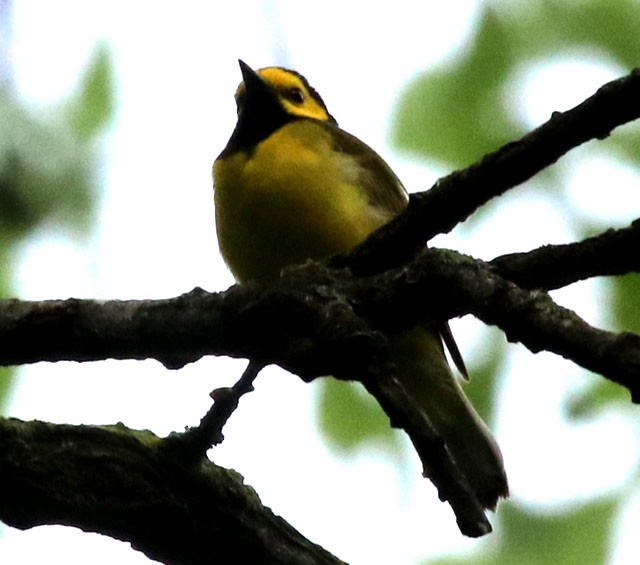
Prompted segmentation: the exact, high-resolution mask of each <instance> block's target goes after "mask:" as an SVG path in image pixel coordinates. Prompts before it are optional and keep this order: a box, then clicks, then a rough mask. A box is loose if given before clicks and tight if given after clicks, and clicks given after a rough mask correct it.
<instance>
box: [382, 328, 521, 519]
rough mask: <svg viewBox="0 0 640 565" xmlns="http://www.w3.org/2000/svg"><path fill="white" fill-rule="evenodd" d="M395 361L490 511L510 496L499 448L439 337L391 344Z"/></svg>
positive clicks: (416, 336)
mask: <svg viewBox="0 0 640 565" xmlns="http://www.w3.org/2000/svg"><path fill="white" fill-rule="evenodd" d="M390 341H391V343H390V346H391V348H390V350H391V352H392V353H391V355H392V360H393V361H394V363H395V365H396V368H397V375H398V379H399V380H400V382H401V383H402V384H403V386H404V387H405V389H406V390H407V392H408V394H409V395H410V396H411V397H412V398H414V399H415V400H417V401H418V403H419V404H420V406H421V407H422V409H423V410H424V412H425V415H426V416H427V417H428V418H429V421H430V422H431V425H432V426H433V427H434V428H435V430H436V431H437V432H438V433H439V434H440V436H441V437H442V439H443V440H444V442H445V445H446V447H447V450H448V451H449V453H450V455H451V457H452V459H453V460H454V461H455V463H456V465H457V466H458V468H459V469H460V471H461V472H462V473H463V474H464V476H465V477H466V479H467V481H468V483H469V485H470V487H471V489H472V490H473V491H474V492H475V494H476V496H477V498H478V500H479V501H480V503H481V504H482V505H483V506H484V507H485V508H490V509H492V510H493V509H495V507H496V504H497V502H498V499H499V498H501V497H507V496H508V495H509V487H508V484H507V476H506V473H505V470H504V465H503V462H502V454H501V453H500V448H499V447H498V444H497V443H496V441H495V440H494V439H493V437H492V436H491V433H490V432H489V430H488V428H487V426H486V425H485V424H484V422H483V421H482V420H481V419H480V416H478V414H477V413H476V411H475V410H474V409H473V406H471V403H470V402H469V401H468V400H467V398H466V397H465V395H464V392H463V391H462V389H461V388H460V385H459V384H458V381H457V379H456V378H455V377H454V375H453V374H452V372H451V369H450V368H449V365H448V363H447V360H446V358H445V356H444V350H443V346H442V341H441V340H440V336H439V334H438V332H436V331H435V330H431V329H426V328H420V329H413V330H411V331H409V332H404V333H402V334H400V335H398V336H395V337H393V338H391V340H390Z"/></svg>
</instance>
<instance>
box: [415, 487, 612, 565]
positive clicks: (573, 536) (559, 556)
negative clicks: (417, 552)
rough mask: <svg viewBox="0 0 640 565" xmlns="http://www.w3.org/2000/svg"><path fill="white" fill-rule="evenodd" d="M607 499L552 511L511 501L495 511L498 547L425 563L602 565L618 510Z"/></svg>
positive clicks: (437, 564)
mask: <svg viewBox="0 0 640 565" xmlns="http://www.w3.org/2000/svg"><path fill="white" fill-rule="evenodd" d="M617 507H618V504H617V502H616V499H615V498H607V499H602V500H597V501H594V502H590V503H588V504H584V505H579V506H575V507H572V508H568V509H566V510H565V511H560V512H555V513H541V512H530V511H527V510H524V509H522V508H519V507H518V506H517V505H515V504H512V503H505V504H502V505H501V506H500V507H499V512H498V513H499V515H500V527H499V536H500V537H499V540H498V544H497V547H495V546H492V547H490V548H488V549H487V550H486V551H484V552H483V553H482V555H478V556H477V557H473V556H472V557H468V558H464V559H463V558H451V559H436V560H430V561H428V562H427V563H429V564H430V565H494V564H496V563H500V564H501V565H549V564H550V563H554V564H555V563H558V564H562V565H602V563H605V562H606V557H607V554H608V549H609V538H610V531H611V522H612V519H613V517H614V514H615V512H616V510H617Z"/></svg>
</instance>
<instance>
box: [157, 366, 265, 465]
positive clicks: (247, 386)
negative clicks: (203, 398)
mask: <svg viewBox="0 0 640 565" xmlns="http://www.w3.org/2000/svg"><path fill="white" fill-rule="evenodd" d="M263 367H264V366H263V365H261V364H259V363H254V362H252V361H249V364H248V365H247V368H246V369H245V370H244V372H243V373H242V376H241V377H240V379H239V380H238V381H237V382H236V383H235V384H234V385H233V386H232V387H221V388H217V389H215V390H213V391H212V392H211V398H212V399H213V404H212V405H211V408H209V410H208V411H207V413H206V414H205V415H204V416H203V417H202V419H201V420H200V424H198V425H197V426H195V427H193V428H189V429H187V430H186V431H185V432H183V433H181V434H171V435H170V436H169V437H167V438H166V439H165V441H166V442H167V449H179V450H180V451H182V452H183V454H184V455H185V456H188V457H190V458H191V459H198V458H200V457H203V456H204V454H205V453H206V451H207V450H208V449H209V448H210V447H212V446H214V445H218V444H220V443H222V441H223V440H224V435H223V434H222V429H223V428H224V426H225V425H226V423H227V421H228V420H229V418H230V417H231V414H233V413H234V412H235V410H236V408H237V407H238V403H239V402H240V398H241V397H242V396H244V395H245V394H247V393H249V392H251V391H253V390H254V389H253V382H254V381H255V379H256V377H257V376H258V374H259V373H260V371H261V370H262V369H263Z"/></svg>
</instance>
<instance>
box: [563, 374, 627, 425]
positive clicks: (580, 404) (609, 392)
mask: <svg viewBox="0 0 640 565" xmlns="http://www.w3.org/2000/svg"><path fill="white" fill-rule="evenodd" d="M593 377H594V378H593V383H592V384H591V385H590V386H589V387H588V388H587V390H585V391H581V392H577V393H575V394H574V395H573V396H571V397H570V398H569V400H568V402H567V412H568V414H569V417H570V418H573V419H586V418H593V417H594V416H596V415H597V414H598V412H600V411H601V410H603V409H605V408H607V407H610V406H612V405H619V406H629V401H630V397H629V391H628V390H627V389H626V388H625V387H623V386H620V385H618V384H616V383H612V382H611V381H608V380H607V379H603V378H602V377H601V376H599V375H594V376H593Z"/></svg>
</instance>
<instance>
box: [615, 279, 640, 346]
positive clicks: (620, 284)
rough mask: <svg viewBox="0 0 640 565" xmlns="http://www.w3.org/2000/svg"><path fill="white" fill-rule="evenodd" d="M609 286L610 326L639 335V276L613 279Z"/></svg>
mask: <svg viewBox="0 0 640 565" xmlns="http://www.w3.org/2000/svg"><path fill="white" fill-rule="evenodd" d="M610 285H611V294H610V296H611V316H612V320H611V321H612V324H611V325H612V326H613V327H614V328H617V329H619V330H627V331H632V332H635V333H638V334H640V274H638V273H630V274H628V275H624V276H620V277H614V278H612V279H611V281H610Z"/></svg>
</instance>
